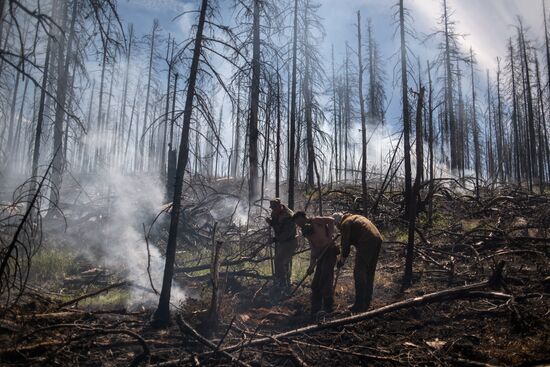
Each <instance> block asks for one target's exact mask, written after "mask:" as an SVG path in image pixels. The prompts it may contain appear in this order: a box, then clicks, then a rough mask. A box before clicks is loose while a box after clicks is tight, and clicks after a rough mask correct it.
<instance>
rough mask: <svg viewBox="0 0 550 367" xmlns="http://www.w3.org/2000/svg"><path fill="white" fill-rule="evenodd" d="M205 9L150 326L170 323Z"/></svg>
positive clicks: (204, 7) (205, 2)
mask: <svg viewBox="0 0 550 367" xmlns="http://www.w3.org/2000/svg"><path fill="white" fill-rule="evenodd" d="M207 7H208V0H202V3H201V10H200V15H199V23H198V26H197V32H196V35H195V47H194V49H193V59H192V62H191V69H190V71H189V80H188V84H187V97H186V99H185V108H184V111H183V128H182V134H181V140H180V145H179V152H178V162H177V169H176V182H175V187H174V199H173V201H172V210H171V213H170V229H169V233H168V243H167V245H166V262H165V265H164V274H163V278H162V289H161V292H160V298H159V305H158V307H157V310H156V311H155V313H154V314H153V319H152V324H153V325H155V326H159V327H164V326H167V325H168V324H169V323H170V292H171V289H172V278H173V276H174V262H175V260H176V246H177V236H178V224H179V218H180V211H181V194H182V191H183V175H184V173H185V169H186V167H187V161H188V158H189V130H190V127H191V115H192V113H193V99H194V97H195V85H196V81H197V73H198V70H199V59H200V55H201V46H202V39H203V30H204V23H205V21H206V11H207Z"/></svg>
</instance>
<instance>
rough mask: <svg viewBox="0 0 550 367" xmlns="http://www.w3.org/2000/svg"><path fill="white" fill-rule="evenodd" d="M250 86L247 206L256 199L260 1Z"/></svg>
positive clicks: (254, 28) (256, 10)
mask: <svg viewBox="0 0 550 367" xmlns="http://www.w3.org/2000/svg"><path fill="white" fill-rule="evenodd" d="M252 32H253V39H252V84H251V89H250V112H249V113H250V114H249V120H248V169H249V173H248V204H249V205H250V206H252V205H253V203H254V202H255V201H256V199H257V198H258V109H259V104H260V73H261V70H260V42H261V41H260V0H254V10H253V24H252Z"/></svg>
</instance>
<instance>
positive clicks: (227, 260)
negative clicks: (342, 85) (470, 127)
mask: <svg viewBox="0 0 550 367" xmlns="http://www.w3.org/2000/svg"><path fill="white" fill-rule="evenodd" d="M342 191H344V192H347V193H348V194H337V193H336V194H335V193H331V194H330V195H327V196H326V197H324V199H325V207H326V208H328V210H332V209H335V210H342V209H344V210H345V209H352V210H353V202H354V201H353V200H351V199H349V196H350V194H349V192H351V190H348V189H346V188H342ZM511 191H513V192H511ZM351 195H352V194H351ZM373 197H374V196H373ZM399 197H400V196H399V195H391V194H386V196H384V198H383V199H382V202H381V204H380V206H379V208H380V211H379V213H378V214H377V215H376V216H375V217H374V220H375V222H376V223H377V225H378V226H379V227H380V228H381V231H382V233H383V234H384V236H385V239H386V242H385V244H384V245H383V250H382V252H381V255H380V260H379V265H378V269H377V275H376V281H375V291H374V300H373V304H372V305H371V308H370V310H369V312H370V313H371V314H372V317H370V316H369V317H365V318H360V317H359V318H357V319H354V318H353V316H352V315H351V313H350V312H349V311H348V309H347V307H348V306H349V305H350V304H351V303H352V301H353V292H354V287H353V275H352V271H351V266H349V265H348V266H346V267H344V270H343V272H342V274H341V276H340V278H339V281H338V285H337V288H336V305H335V311H334V312H333V313H331V314H325V315H322V317H321V318H320V319H319V320H318V323H317V324H313V326H310V327H307V326H308V325H310V320H309V312H308V309H309V294H310V292H309V289H308V288H307V287H302V288H300V289H299V290H298V292H297V294H296V295H295V296H293V297H291V298H287V299H283V300H281V299H278V298H277V297H274V295H273V294H272V292H271V281H270V280H269V279H267V278H266V279H264V278H262V277H261V276H266V275H268V274H269V271H270V269H269V263H270V261H269V250H268V248H267V247H265V246H264V245H263V244H265V238H264V237H265V236H266V234H265V232H262V230H261V229H258V230H255V229H249V230H248V231H245V232H239V231H238V230H236V229H234V228H233V229H231V231H233V232H231V233H233V234H232V235H231V236H230V235H228V233H230V229H229V227H227V228H226V229H225V230H223V231H224V232H222V234H223V236H225V237H224V238H226V239H227V246H226V245H224V247H223V248H225V252H224V253H223V256H222V259H221V267H220V282H221V284H220V289H221V295H220V297H221V301H220V318H221V320H220V326H219V327H218V329H217V330H215V332H214V334H213V335H212V336H211V337H209V339H208V340H207V339H201V338H202V336H201V335H202V332H203V330H201V328H202V327H203V325H204V318H205V315H206V313H207V310H208V308H209V300H210V297H209V291H208V287H206V288H205V287H204V279H205V278H204V276H207V275H208V267H207V266H205V264H207V263H208V258H209V257H208V256H206V255H205V254H203V255H202V256H195V257H194V258H191V257H189V254H188V253H181V254H180V257H179V260H178V266H179V268H180V272H178V275H177V278H176V281H177V282H179V283H181V284H185V285H186V287H187V288H188V289H194V291H193V292H192V293H194V295H195V297H194V298H190V299H188V300H187V302H186V303H185V305H184V306H183V309H182V310H181V311H177V310H175V313H177V315H178V316H177V317H178V319H176V316H175V317H174V321H175V320H179V323H176V322H174V323H173V325H172V326H171V327H170V328H168V329H164V330H158V329H153V328H151V327H150V326H149V322H148V321H149V319H150V316H151V312H152V309H150V308H132V307H128V304H126V301H127V300H124V299H119V301H120V302H113V303H111V304H103V305H101V304H100V303H86V301H91V300H93V299H95V298H98V297H100V296H101V295H105V294H110V293H113V292H117V291H124V290H127V289H128V287H131V286H132V285H131V284H129V283H128V282H126V281H124V280H123V279H120V278H117V275H116V274H111V273H109V270H108V269H103V268H101V267H100V266H97V264H95V265H94V264H90V263H86V262H85V261H80V262H78V264H72V266H73V267H74V268H73V269H72V270H71V272H72V273H71V274H70V275H69V276H67V277H64V279H63V280H62V283H63V284H65V286H66V288H64V289H65V290H64V291H63V292H62V293H60V290H59V289H55V288H52V289H49V290H48V289H47V287H41V286H40V284H34V285H33V284H31V286H30V287H29V289H28V290H27V292H26V293H25V295H24V296H23V298H22V299H21V301H20V302H19V304H18V306H17V307H15V308H13V309H11V310H10V311H9V312H8V313H6V314H5V315H4V316H3V318H2V320H0V345H2V347H1V348H0V362H1V363H2V364H4V365H14V366H15V365H37V366H38V365H83V366H84V365H90V366H91V365H128V364H133V365H147V364H149V365H153V366H154V365H159V366H163V365H164V366H169V365H199V364H200V365H234V364H240V365H251V366H252V365H266V366H270V365H272V366H275V365H277V366H279V365H287V366H309V365H311V366H313V365H315V366H333V365H334V361H335V360H336V359H337V360H338V362H339V363H340V364H348V365H353V364H355V365H357V364H361V365H365V364H377V365H472V366H474V365H476V366H479V365H537V364H540V365H543V364H545V363H550V343H549V336H550V322H549V321H548V320H549V317H548V316H549V311H548V310H550V302H549V299H548V294H549V292H550V282H549V281H548V278H549V276H550V262H549V261H548V256H549V247H550V239H549V236H550V233H549V228H550V226H549V225H548V224H549V222H548V218H549V213H548V211H549V210H550V209H549V208H550V196H548V195H534V194H527V193H523V192H521V191H518V190H517V189H515V188H507V189H502V188H501V189H499V190H490V189H487V190H486V191H485V192H484V193H483V196H482V197H481V198H480V199H479V200H477V199H476V198H474V197H471V196H469V195H468V194H467V193H460V191H459V190H451V189H447V188H446V187H441V188H440V189H439V190H438V192H437V195H436V200H435V207H436V210H435V211H434V217H433V221H432V223H433V224H432V226H431V227H430V226H427V225H426V222H427V221H426V218H423V216H424V214H422V215H421V218H422V220H421V221H420V224H419V226H418V229H417V231H418V232H419V234H421V235H420V236H419V237H420V239H419V240H418V242H417V253H416V256H417V258H416V261H415V269H414V270H415V279H414V283H413V286H412V287H410V288H408V289H406V290H405V291H403V290H402V289H401V277H402V274H403V270H402V269H403V265H402V264H403V257H404V245H403V243H404V239H403V238H404V237H403V236H404V228H405V227H404V226H405V225H404V224H403V223H402V222H401V221H400V220H399V217H398V215H396V213H398V212H399V205H400V203H399ZM401 198H402V196H401ZM245 242H246V243H245ZM262 246H263V247H262ZM305 258H307V253H303V252H302V253H301V254H300V255H297V256H296V257H295V263H294V270H293V279H294V281H296V280H297V279H299V278H301V276H302V275H303V274H304V271H305V267H304V266H303V264H302V263H304V262H305ZM239 260H242V261H239ZM255 260H257V262H256V261H255ZM203 264H204V266H203ZM499 264H504V270H503V274H502V282H501V283H499V284H498V285H497V286H494V287H492V288H491V287H488V283H487V280H488V279H489V278H490V277H491V275H492V274H493V272H494V271H495V268H498V266H499ZM182 269H183V270H182ZM239 272H241V273H239ZM243 272H244V273H243ZM242 274H245V276H244V277H243V276H241V275H242ZM254 275H256V276H254ZM201 277H203V278H201ZM100 279H101V281H99V280H100ZM96 280H97V282H96ZM479 282H485V283H483V285H484V286H483V287H477V288H476V289H475V290H474V289H471V290H470V291H469V292H470V293H468V294H466V293H460V294H461V295H462V296H461V297H456V298H450V297H449V298H447V297H442V298H440V299H436V301H435V302H421V299H422V298H417V297H422V296H423V295H427V294H433V293H435V294H438V293H441V292H446V291H448V290H449V289H454V290H456V289H461V288H460V287H463V286H465V285H471V284H475V283H479ZM306 283H307V282H306ZM79 288H80V292H76V291H75V290H76V289H79ZM457 294H458V293H457ZM429 297H431V296H429ZM403 302H404V303H405V306H407V307H396V308H395V309H393V310H391V311H388V312H383V310H385V307H388V305H395V304H399V303H403ZM391 307H394V306H390V308H391ZM350 317H352V318H351V320H350V319H349V318H350ZM355 317H356V316H355ZM180 318H181V319H180ZM346 318H347V319H348V320H349V321H348V322H342V321H341V320H346ZM182 322H183V323H182ZM182 325H184V326H182ZM304 327H307V328H306V329H303V328H304ZM295 329H297V331H294V332H292V333H291V335H290V334H289V335H287V336H284V335H285V334H282V335H283V336H279V337H276V338H275V337H273V336H274V335H280V334H281V333H286V332H288V331H289V330H295ZM191 330H193V331H191ZM306 330H307V331H306ZM262 340H264V342H262Z"/></svg>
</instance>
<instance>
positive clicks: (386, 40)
mask: <svg viewBox="0 0 550 367" xmlns="http://www.w3.org/2000/svg"><path fill="white" fill-rule="evenodd" d="M396 2H397V1H394V0H320V1H319V3H320V4H321V7H320V16H321V17H322V18H323V19H324V26H325V31H326V39H325V41H324V43H323V45H322V52H323V53H324V54H325V55H326V56H325V57H324V60H326V65H325V67H326V70H327V72H329V71H330V49H331V45H332V44H334V50H335V58H336V61H337V62H341V61H342V59H343V55H344V52H345V46H344V45H345V42H346V41H348V42H349V44H350V45H351V46H352V47H353V48H356V42H357V41H356V26H355V22H356V11H357V10H361V16H362V20H364V22H365V23H364V25H363V29H364V30H365V29H366V21H367V19H369V18H370V19H372V22H373V31H374V35H375V39H376V40H377V42H378V43H379V45H380V48H381V54H382V57H383V58H384V60H385V61H386V62H385V69H386V74H387V78H388V85H387V88H386V89H387V95H388V99H389V101H390V103H389V107H388V115H387V120H388V122H389V123H390V126H396V124H397V123H398V122H399V117H400V108H399V106H400V99H399V94H398V93H395V88H392V83H394V82H395V78H394V74H395V71H396V70H398V69H395V65H396V64H397V62H398V59H397V57H396V54H395V53H396V51H397V50H398V47H399V44H398V41H399V40H398V39H397V38H396V37H395V28H396V25H395V23H394V18H393V14H394V12H395V11H396V7H395V4H396ZM218 3H219V4H220V6H221V9H223V10H222V14H223V16H224V17H226V19H231V15H232V14H231V11H230V10H229V9H230V6H229V4H233V3H234V0H218ZM441 3H442V0H405V6H406V7H408V9H409V11H410V15H411V24H410V25H411V26H413V27H414V29H415V31H416V33H417V37H418V40H411V39H410V38H409V43H410V45H411V49H412V51H413V52H414V53H415V56H418V57H420V59H421V62H422V65H425V62H426V59H433V57H434V55H435V54H436V53H437V49H436V47H437V41H438V40H437V39H434V40H432V41H428V42H426V43H424V44H423V45H422V44H421V40H423V39H425V36H426V35H427V34H430V33H432V32H433V31H434V30H435V29H436V28H437V27H438V18H439V16H440V14H441V11H442V4H441ZM119 4H120V15H121V17H122V18H123V19H125V20H126V21H128V22H132V23H134V26H135V27H136V31H137V33H138V34H143V33H147V32H150V30H151V26H152V23H153V19H155V18H157V19H159V22H160V25H161V27H162V28H163V29H164V30H165V31H169V32H171V33H172V34H173V35H175V36H176V38H177V39H179V40H183V39H185V38H186V37H188V36H189V31H190V27H191V25H192V24H193V23H194V22H195V18H196V14H197V13H189V14H186V15H184V16H182V17H179V18H177V19H176V20H174V17H175V16H176V15H178V14H181V13H182V12H185V11H190V10H196V9H198V8H199V5H200V1H199V0H122V1H121V2H120V3H119ZM448 5H449V6H450V7H451V9H452V11H453V15H452V16H453V19H454V21H455V22H456V30H457V32H458V33H461V34H464V35H465V37H464V39H462V41H461V44H462V46H463V50H464V52H465V53H467V52H468V50H469V48H470V46H472V47H473V49H474V52H475V54H476V58H477V61H478V65H477V66H476V69H477V70H478V72H479V74H478V83H477V84H478V85H477V88H478V89H479V92H480V93H485V85H486V79H485V78H486V77H485V71H486V69H490V70H491V73H492V74H491V76H492V77H494V70H495V69H496V57H497V56H501V57H504V56H505V55H506V53H507V50H506V47H507V39H508V38H509V37H510V36H514V35H515V34H516V33H515V29H514V25H516V24H517V16H520V17H521V18H522V19H523V22H524V25H525V27H526V28H527V29H528V35H529V38H530V39H535V40H536V41H538V42H537V43H536V44H535V45H536V46H541V45H542V41H543V29H544V28H543V18H542V2H541V0H448ZM548 7H549V9H550V3H548ZM413 64H414V65H416V62H414V63H413ZM464 88H465V91H466V90H467V91H469V90H470V87H469V81H467V80H465V81H464ZM465 93H467V92H465ZM227 118H229V116H227ZM395 129H396V128H394V129H391V130H395Z"/></svg>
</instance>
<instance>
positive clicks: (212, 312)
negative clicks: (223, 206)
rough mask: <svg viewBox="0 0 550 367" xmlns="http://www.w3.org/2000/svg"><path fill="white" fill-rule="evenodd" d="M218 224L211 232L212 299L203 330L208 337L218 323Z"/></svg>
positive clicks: (219, 248) (219, 245)
mask: <svg viewBox="0 0 550 367" xmlns="http://www.w3.org/2000/svg"><path fill="white" fill-rule="evenodd" d="M217 225H218V223H214V229H213V230H212V257H211V264H212V265H211V267H210V280H211V282H212V298H211V299H210V308H209V309H208V314H207V316H206V323H205V326H206V327H205V330H206V332H205V333H206V335H209V334H211V333H212V331H214V330H215V329H216V327H217V326H218V323H219V318H220V317H219V308H220V302H219V300H218V289H219V283H220V250H221V248H222V244H223V242H222V241H216V227H217Z"/></svg>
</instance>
